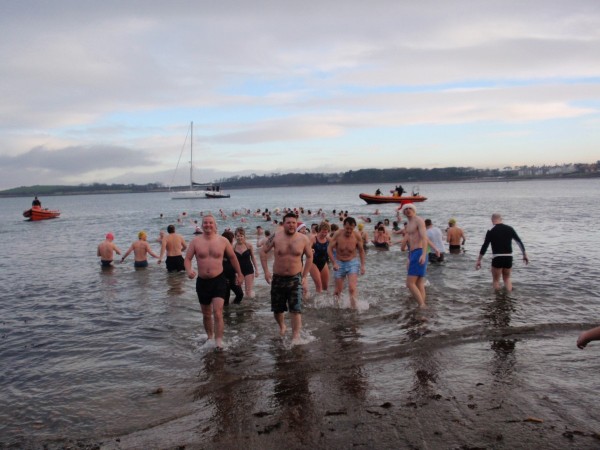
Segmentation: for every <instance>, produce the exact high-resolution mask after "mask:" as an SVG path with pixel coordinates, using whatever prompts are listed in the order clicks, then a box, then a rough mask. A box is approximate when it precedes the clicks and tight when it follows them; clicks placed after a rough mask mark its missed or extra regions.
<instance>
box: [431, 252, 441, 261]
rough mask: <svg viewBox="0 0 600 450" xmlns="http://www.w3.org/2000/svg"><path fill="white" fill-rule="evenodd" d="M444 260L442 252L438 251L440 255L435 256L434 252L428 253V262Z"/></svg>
mask: <svg viewBox="0 0 600 450" xmlns="http://www.w3.org/2000/svg"><path fill="white" fill-rule="evenodd" d="M443 261H444V254H443V253H440V256H436V254H435V253H429V262H430V263H441V262H443Z"/></svg>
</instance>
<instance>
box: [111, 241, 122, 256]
mask: <svg viewBox="0 0 600 450" xmlns="http://www.w3.org/2000/svg"><path fill="white" fill-rule="evenodd" d="M113 250H114V251H115V253H116V254H117V255H120V254H121V250H120V249H119V247H117V246H116V245H115V244H113Z"/></svg>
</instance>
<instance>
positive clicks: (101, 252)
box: [97, 233, 121, 267]
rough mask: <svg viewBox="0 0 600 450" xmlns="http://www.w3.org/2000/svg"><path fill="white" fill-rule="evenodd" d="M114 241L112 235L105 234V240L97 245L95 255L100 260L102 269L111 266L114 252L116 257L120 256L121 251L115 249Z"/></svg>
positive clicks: (117, 248)
mask: <svg viewBox="0 0 600 450" xmlns="http://www.w3.org/2000/svg"><path fill="white" fill-rule="evenodd" d="M114 239H115V236H114V235H113V234H112V233H107V234H106V239H105V240H104V241H102V242H100V244H98V251H97V255H98V257H99V258H100V264H102V267H110V266H112V264H113V256H114V254H115V252H116V253H117V255H120V254H121V250H119V247H117V246H116V245H115V243H114V242H113V240H114Z"/></svg>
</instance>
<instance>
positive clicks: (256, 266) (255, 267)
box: [236, 242, 260, 276]
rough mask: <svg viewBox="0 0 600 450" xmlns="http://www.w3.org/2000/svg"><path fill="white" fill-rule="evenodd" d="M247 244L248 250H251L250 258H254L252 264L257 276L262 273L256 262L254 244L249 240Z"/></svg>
mask: <svg viewBox="0 0 600 450" xmlns="http://www.w3.org/2000/svg"><path fill="white" fill-rule="evenodd" d="M246 245H247V246H248V250H250V259H251V260H252V265H253V266H254V274H255V275H256V276H259V275H260V274H259V272H258V264H256V258H255V257H254V248H252V244H250V243H249V242H247V243H246ZM236 259H237V258H236Z"/></svg>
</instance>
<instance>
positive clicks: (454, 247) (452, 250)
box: [450, 244, 460, 253]
mask: <svg viewBox="0 0 600 450" xmlns="http://www.w3.org/2000/svg"><path fill="white" fill-rule="evenodd" d="M450 253H460V245H452V244H450Z"/></svg>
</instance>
